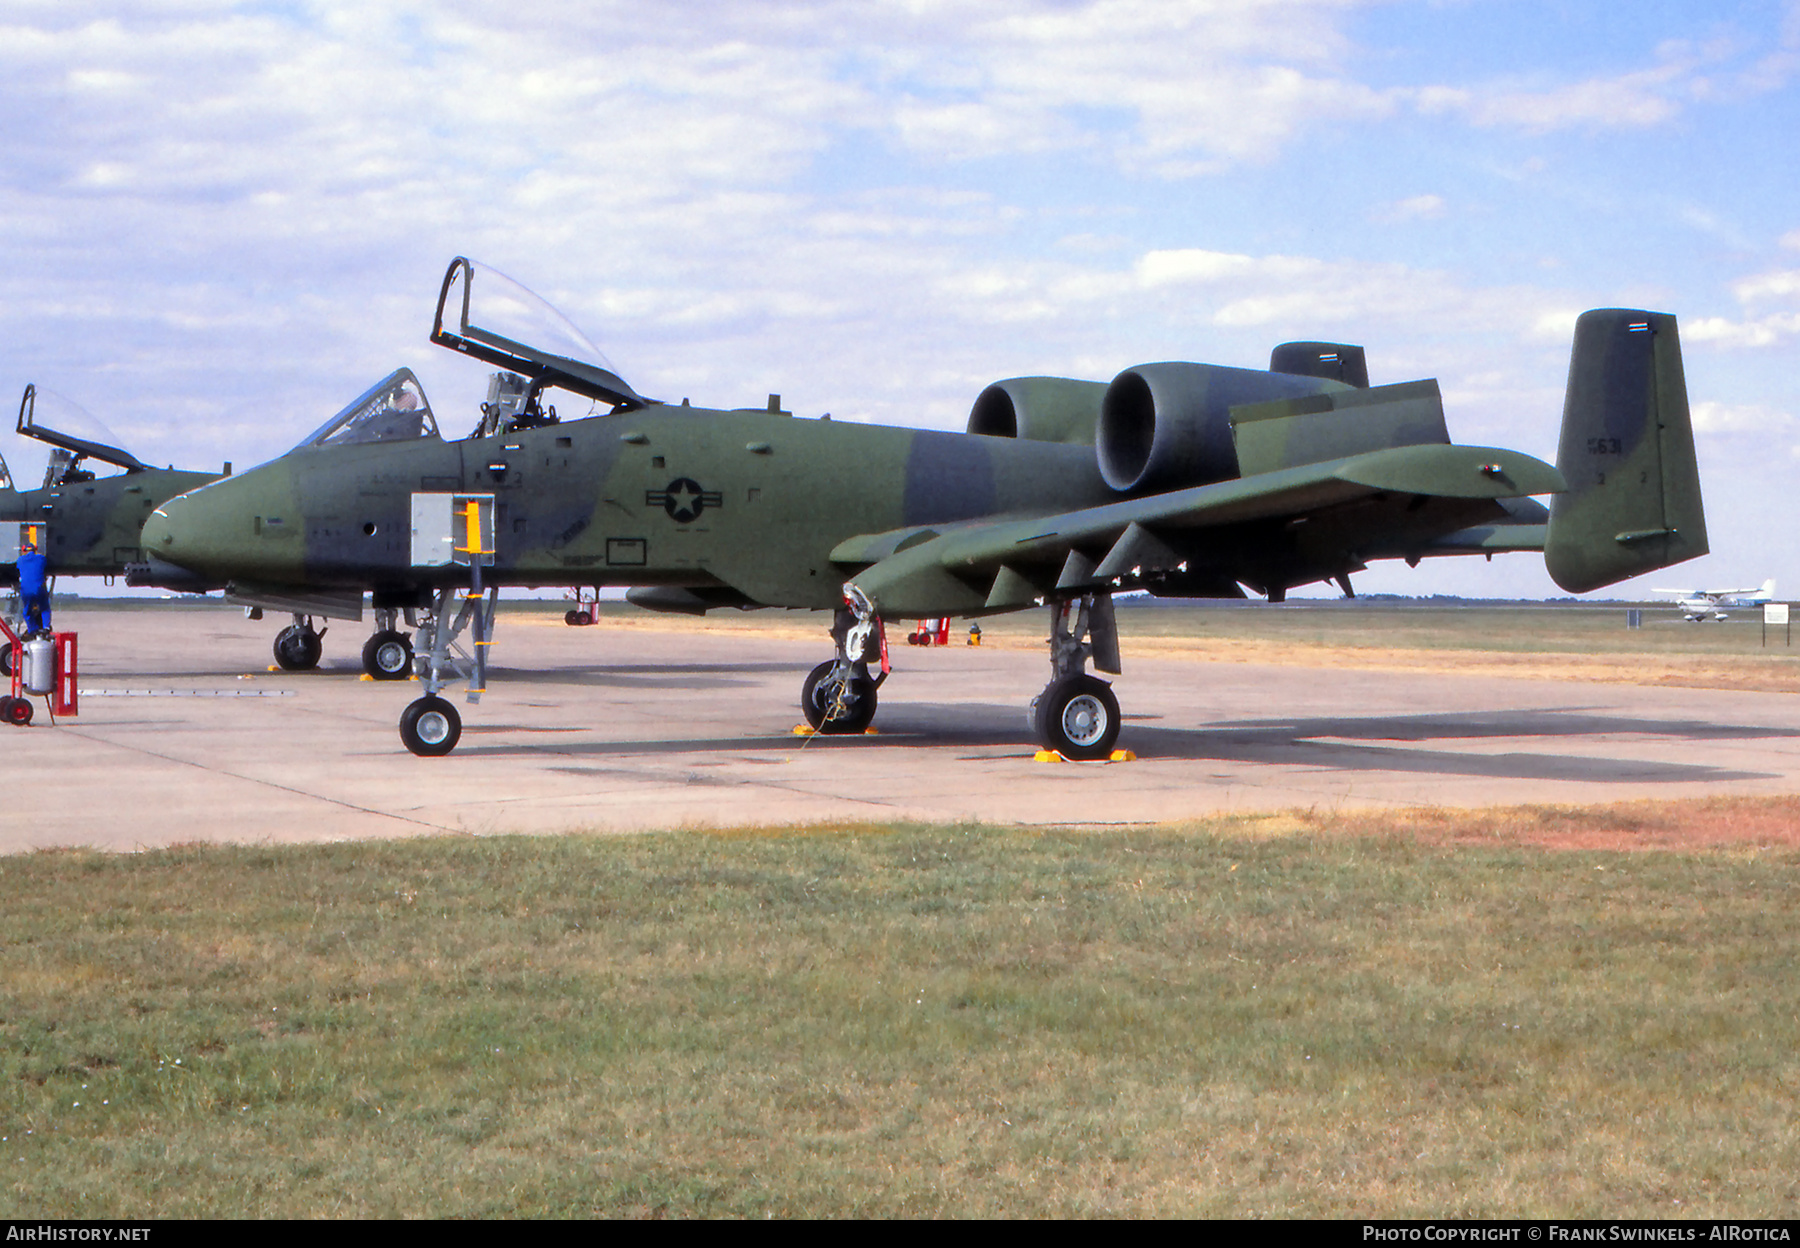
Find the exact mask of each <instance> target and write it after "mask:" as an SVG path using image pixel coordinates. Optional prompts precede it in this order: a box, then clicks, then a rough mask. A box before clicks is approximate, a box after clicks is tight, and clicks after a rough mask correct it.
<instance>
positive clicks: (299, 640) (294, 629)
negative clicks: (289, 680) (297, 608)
mask: <svg viewBox="0 0 1800 1248" xmlns="http://www.w3.org/2000/svg"><path fill="white" fill-rule="evenodd" d="M328 631H330V630H328V629H319V630H318V631H316V632H315V631H314V630H313V622H312V616H310V615H301V614H300V613H299V612H295V613H294V622H293V623H292V624H290V625H288V626H287V627H286V628H284V629H282V630H281V631H280V632H279V633H276V634H275V664H276V666H277V667H279V668H281V670H282V671H284V672H310V671H311V670H312V669H313V668H315V667H317V666H318V665H319V656H320V655H322V654H324V653H325V634H326V633H327V632H328Z"/></svg>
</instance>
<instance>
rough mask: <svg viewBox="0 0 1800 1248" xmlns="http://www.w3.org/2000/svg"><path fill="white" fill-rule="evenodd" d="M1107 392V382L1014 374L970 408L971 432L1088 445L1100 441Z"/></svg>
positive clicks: (1067, 444)
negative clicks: (1096, 434) (1097, 426)
mask: <svg viewBox="0 0 1800 1248" xmlns="http://www.w3.org/2000/svg"><path fill="white" fill-rule="evenodd" d="M1105 397H1106V383H1105V382H1103V381H1077V380H1075V379H1073V378H1070V377H1009V378H1007V379H1006V380H1005V381H996V382H995V383H994V384H993V385H991V386H989V387H988V388H987V389H985V390H983V391H982V392H981V393H980V394H979V395H978V396H976V399H975V406H974V407H972V408H970V409H969V427H968V432H970V433H984V434H987V435H988V436H989V437H994V438H1020V439H1023V440H1025V441H1028V442H1060V443H1063V444H1064V445H1066V446H1086V445H1088V444H1089V443H1090V442H1092V441H1093V440H1094V424H1095V422H1096V421H1098V420H1099V419H1100V401H1101V399H1103V398H1105Z"/></svg>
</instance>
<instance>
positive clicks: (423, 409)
mask: <svg viewBox="0 0 1800 1248" xmlns="http://www.w3.org/2000/svg"><path fill="white" fill-rule="evenodd" d="M437 436H438V427H437V420H436V419H435V418H434V417H433V416H432V414H431V405H430V404H429V403H427V402H426V401H425V390H424V387H422V386H420V385H419V380H418V378H416V377H414V376H413V375H412V370H411V369H409V368H397V369H395V370H394V371H393V372H391V373H389V374H388V375H387V376H386V377H383V378H382V379H381V380H380V381H378V382H376V383H375V384H374V385H373V386H371V387H369V389H368V390H366V391H364V392H363V393H362V394H361V395H360V396H359V397H358V398H357V399H356V400H355V401H354V402H352V403H351V404H350V405H349V406H348V407H346V408H345V409H344V410H343V411H341V412H339V413H338V414H337V415H336V416H333V417H332V418H331V419H330V420H328V421H326V422H325V423H324V424H322V425H320V426H319V427H318V428H317V429H315V430H314V431H313V432H312V433H311V434H309V435H307V437H306V438H305V439H304V440H302V441H301V442H300V443H299V446H297V447H296V448H295V449H296V450H298V449H299V447H307V446H357V445H360V444H363V443H368V442H408V441H411V440H413V439H416V438H435V437H437Z"/></svg>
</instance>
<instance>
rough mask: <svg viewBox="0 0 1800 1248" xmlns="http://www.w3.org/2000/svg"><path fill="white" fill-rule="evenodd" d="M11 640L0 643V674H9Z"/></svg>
mask: <svg viewBox="0 0 1800 1248" xmlns="http://www.w3.org/2000/svg"><path fill="white" fill-rule="evenodd" d="M12 674H13V673H12V642H10V641H8V642H5V643H0V676H11V675H12Z"/></svg>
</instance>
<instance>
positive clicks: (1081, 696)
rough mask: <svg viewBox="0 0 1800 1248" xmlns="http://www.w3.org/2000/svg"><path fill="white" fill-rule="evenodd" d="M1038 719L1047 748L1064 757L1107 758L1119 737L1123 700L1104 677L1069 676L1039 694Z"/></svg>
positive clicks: (1040, 740) (1041, 740)
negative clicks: (1120, 704) (1120, 708)
mask: <svg viewBox="0 0 1800 1248" xmlns="http://www.w3.org/2000/svg"><path fill="white" fill-rule="evenodd" d="M1036 721H1037V722H1036V725H1035V726H1036V728H1037V736H1038V741H1039V742H1040V743H1041V744H1042V745H1043V747H1044V748H1045V749H1047V750H1055V751H1056V752H1057V753H1059V754H1061V755H1062V756H1063V757H1064V758H1073V759H1078V760H1090V759H1097V758H1105V757H1107V756H1108V755H1110V754H1111V753H1112V748H1113V744H1114V743H1115V742H1116V741H1118V739H1119V700H1118V699H1117V698H1115V697H1113V691H1112V686H1111V685H1109V684H1107V683H1106V682H1105V681H1104V680H1098V679H1096V678H1094V677H1092V676H1086V675H1082V676H1066V677H1064V678H1063V679H1062V680H1057V681H1052V682H1051V683H1050V686H1049V687H1048V688H1047V689H1045V690H1044V692H1043V693H1042V694H1040V695H1039V697H1038V702H1037V716H1036Z"/></svg>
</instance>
